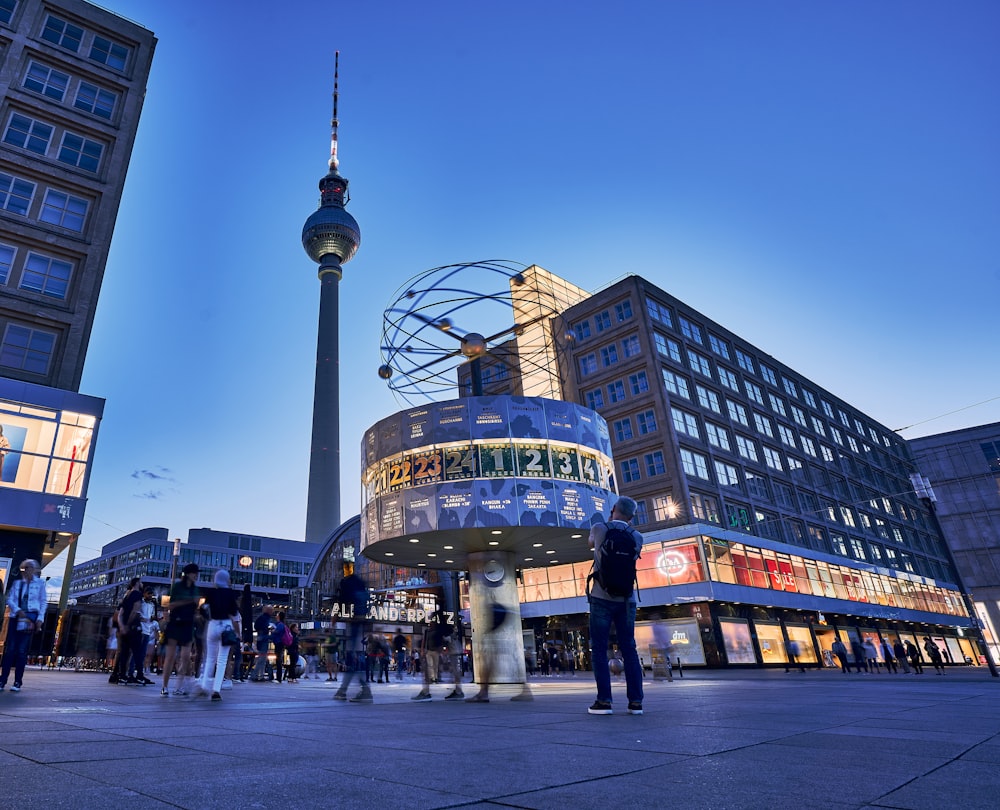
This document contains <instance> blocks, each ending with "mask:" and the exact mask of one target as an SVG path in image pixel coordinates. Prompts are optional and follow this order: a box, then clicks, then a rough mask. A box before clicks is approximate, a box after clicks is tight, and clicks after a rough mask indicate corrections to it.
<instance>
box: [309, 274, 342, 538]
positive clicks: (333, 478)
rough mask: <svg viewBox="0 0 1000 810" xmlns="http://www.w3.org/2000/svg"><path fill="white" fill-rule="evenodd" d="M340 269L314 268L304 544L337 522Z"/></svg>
mask: <svg viewBox="0 0 1000 810" xmlns="http://www.w3.org/2000/svg"><path fill="white" fill-rule="evenodd" d="M339 270H340V268H339V266H338V267H337V268H336V270H334V269H332V268H330V267H328V266H324V267H321V268H320V299H319V331H318V334H317V337H316V384H315V389H314V391H313V421H312V447H311V450H310V455H309V496H308V502H307V506H306V536H305V539H306V542H308V543H322V542H324V541H325V540H326V539H327V538H328V537H329V536H330V533H331V532H332V531H333V530H334V529H336V528H337V526H339V525H340V334H339V332H340V323H339V321H340V315H339V296H340V273H339V272H338V271H339Z"/></svg>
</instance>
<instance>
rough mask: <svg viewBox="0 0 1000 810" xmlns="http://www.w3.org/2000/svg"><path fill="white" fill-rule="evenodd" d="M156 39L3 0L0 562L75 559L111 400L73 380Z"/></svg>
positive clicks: (97, 17)
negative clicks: (83, 391) (101, 427)
mask: <svg viewBox="0 0 1000 810" xmlns="http://www.w3.org/2000/svg"><path fill="white" fill-rule="evenodd" d="M155 46H156V39H155V38H154V36H153V34H152V33H151V32H150V31H148V30H146V29H145V28H143V27H141V26H139V25H137V24H135V23H133V22H130V21H129V20H126V19H124V18H122V17H120V16H118V15H116V14H113V13H112V12H110V11H106V10H105V9H102V8H99V7H97V6H94V5H91V4H90V3H86V2H83V1H82V0H0V431H2V435H3V437H4V438H3V441H0V569H2V568H3V567H4V566H5V565H8V564H11V563H13V564H15V565H16V564H18V563H19V562H20V561H21V560H22V559H24V558H26V557H35V558H37V559H39V560H41V562H42V564H43V565H45V564H47V563H49V562H51V561H52V559H54V557H55V556H56V555H57V554H59V553H60V552H61V551H63V550H65V549H66V548H67V547H69V548H70V558H69V560H68V562H67V568H69V567H70V566H71V565H72V556H71V555H72V550H73V549H74V548H75V544H74V543H73V541H74V539H75V538H76V536H77V535H78V534H79V532H80V531H81V528H82V520H83V512H84V507H85V504H86V490H87V483H88V480H89V471H90V467H91V462H92V457H93V452H94V447H95V444H96V439H97V432H98V427H99V424H100V420H101V416H102V413H103V408H104V402H103V400H101V399H98V398H95V397H87V396H84V395H82V394H79V393H78V391H79V386H80V380H81V376H82V374H83V364H84V359H85V357H86V354H87V345H88V342H89V340H90V333H91V328H92V326H93V321H94V313H95V310H96V307H97V300H98V295H99V294H100V290H101V282H102V280H103V277H104V267H105V263H106V261H107V258H108V250H109V248H110V245H111V235H112V232H113V230H114V226H115V219H116V217H117V214H118V206H119V202H120V200H121V195H122V189H123V186H124V183H125V174H126V170H127V169H128V164H129V159H130V156H131V153H132V145H133V143H134V141H135V137H136V130H137V127H138V124H139V114H140V112H141V110H142V105H143V99H144V97H145V91H146V80H147V78H148V76H149V69H150V64H151V61H152V58H153V50H154V48H155ZM67 579H68V577H67Z"/></svg>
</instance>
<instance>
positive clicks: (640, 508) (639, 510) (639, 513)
mask: <svg viewBox="0 0 1000 810" xmlns="http://www.w3.org/2000/svg"><path fill="white" fill-rule="evenodd" d="M632 522H633V523H634V524H635V525H636V526H641V525H642V524H644V523H649V516H648V514H647V513H646V502H645V501H636V502H635V517H633V518H632Z"/></svg>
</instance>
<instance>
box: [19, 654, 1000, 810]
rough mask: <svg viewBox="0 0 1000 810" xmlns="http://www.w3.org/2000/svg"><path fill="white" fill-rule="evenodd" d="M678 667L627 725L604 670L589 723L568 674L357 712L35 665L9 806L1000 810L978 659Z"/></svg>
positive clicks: (287, 696) (382, 699)
mask: <svg viewBox="0 0 1000 810" xmlns="http://www.w3.org/2000/svg"><path fill="white" fill-rule="evenodd" d="M686 675H687V677H685V678H684V679H683V680H682V679H679V678H678V679H675V681H674V682H673V683H651V682H647V684H646V699H645V701H644V705H645V709H646V713H645V714H644V715H642V716H638V717H636V716H629V715H627V714H625V713H624V711H623V709H624V700H623V691H624V690H623V685H622V684H621V683H616V685H615V690H616V691H615V696H616V701H615V707H616V713H615V714H614V715H611V716H598V717H594V716H590V715H588V714H587V712H586V708H587V706H588V705H589V704H590V702H592V700H593V698H594V686H593V683H592V681H590V680H589V679H588V678H584V677H581V676H578V677H576V678H572V679H571V678H548V679H542V678H537V679H533V680H532V688H533V690H534V693H535V700H534V701H533V702H530V703H512V702H511V701H510V700H509V699H508V698H509V696H510V695H511V694H513V691H511V690H510V689H506V690H505V689H503V688H500V689H495V690H493V692H491V698H493V699H492V701H491V702H490V703H489V704H474V705H472V704H464V703H460V702H454V701H447V702H446V701H444V700H441V698H442V697H443V696H444V694H445V693H446V692H447V691H448V690H449V689H450V687H448V686H447V685H442V686H441V687H435V690H434V695H435V699H434V700H432V701H428V702H414V701H411V700H410V697H411V696H412V695H413V694H415V692H416V691H417V689H418V688H419V684H418V683H417V682H415V681H414V680H412V679H408V680H407V681H404V682H403V683H398V682H393V683H392V684H380V685H373V686H372V689H373V692H374V694H375V703H374V704H373V705H367V706H366V705H357V704H344V703H340V702H337V701H333V700H332V694H333V688H332V687H333V686H334V685H333V684H325V683H324V682H322V681H303V682H301V683H300V684H297V685H296V684H284V685H282V686H280V687H278V686H276V685H271V684H236V685H235V688H234V689H232V690H229V691H224V692H223V701H222V702H221V703H214V704H213V703H209V702H208V701H207V700H205V699H200V700H194V699H176V698H173V697H171V698H168V699H164V698H162V697H160V695H159V690H158V689H154V688H152V687H147V688H145V689H141V688H135V687H115V686H110V685H109V684H107V678H106V677H102V676H100V675H97V674H88V673H72V672H61V673H59V672H38V671H36V670H30V671H29V672H28V673H27V675H26V677H25V689H24V690H23V691H22V692H21V693H19V694H10V693H4V694H0V770H2V773H3V777H4V778H2V779H0V808H3V810H21V808H25V809H27V808H32V810H34V808H35V807H36V806H37V805H38V804H39V797H40V795H41V796H42V801H41V803H42V804H44V805H45V806H46V807H57V808H58V807H67V808H70V807H71V808H73V810H90V808H95V810H96V809H97V808H100V810H106V808H108V807H128V808H129V810H143V808H147V807H148V808H165V807H170V808H190V810H214V808H226V810H240V809H241V808H274V807H286V806H288V807H295V808H296V810H299V808H314V807H315V808H330V807H336V808H338V809H339V808H345V809H346V810H353V808H365V810H370V808H372V807H380V806H386V805H392V804H397V803H398V804H402V805H403V806H405V807H407V808H408V810H420V809H421V808H453V807H455V808H457V807H461V808H494V810H495V808H500V807H507V808H539V810H541V809H542V808H544V810H552V808H562V807H580V808H591V807H594V808H604V807H609V808H614V810H625V809H626V808H632V807H635V808H639V807H642V808H644V810H648V808H651V807H652V808H659V807H678V808H685V810H687V809H688V808H692V809H693V810H697V809H698V808H712V810H725V809H726V808H734V809H738V808H768V810H773V809H774V808H776V807H788V806H795V807H803V808H814V807H815V808H830V809H831V810H847V808H899V809H903V808H906V809H907V810H909V809H911V808H912V809H913V810H924V808H927V809H928V810H929V808H935V810H937V808H941V807H950V806H955V807H962V808H963V810H979V808H983V810H985V809H986V808H989V809H990V810H993V809H994V808H995V807H997V806H1000V803H998V801H997V800H996V796H997V795H1000V767H998V765H997V762H998V758H1000V701H998V700H997V697H998V695H1000V683H998V681H997V680H994V679H991V678H990V677H989V675H988V673H987V672H986V671H985V669H983V670H977V669H965V670H955V671H949V674H948V677H947V678H937V679H923V680H922V679H920V678H916V677H912V676H911V677H908V678H907V677H904V676H899V677H888V676H884V677H858V678H853V677H851V678H847V677H843V676H841V675H840V674H839V673H835V672H809V673H807V674H806V675H801V676H800V675H799V674H797V673H794V674H792V675H788V676H786V675H785V674H784V673H783V672H780V671H777V672H776V671H763V670H746V671H732V670H728V671H707V672H703V671H688V672H687V673H686ZM472 688H473V687H471V686H468V687H467V689H466V691H467V693H471V691H472ZM352 691H353V690H352ZM26 785H28V786H30V788H31V789H30V790H28V791H26V790H25V786H26ZM40 790H41V793H40V792H39V791H40Z"/></svg>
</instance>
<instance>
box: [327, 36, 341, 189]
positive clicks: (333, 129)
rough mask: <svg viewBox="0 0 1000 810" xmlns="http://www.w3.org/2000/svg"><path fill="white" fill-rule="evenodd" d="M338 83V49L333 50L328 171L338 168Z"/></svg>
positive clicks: (334, 170)
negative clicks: (331, 112)
mask: <svg viewBox="0 0 1000 810" xmlns="http://www.w3.org/2000/svg"><path fill="white" fill-rule="evenodd" d="M339 83H340V51H334V52H333V118H332V119H330V163H329V166H330V171H331V172H336V171H337V169H338V168H340V160H339V159H338V158H337V127H338V126H340V121H338V120H337V98H338V96H339V95H340V92H339V89H338V87H337V85H338V84H339Z"/></svg>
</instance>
